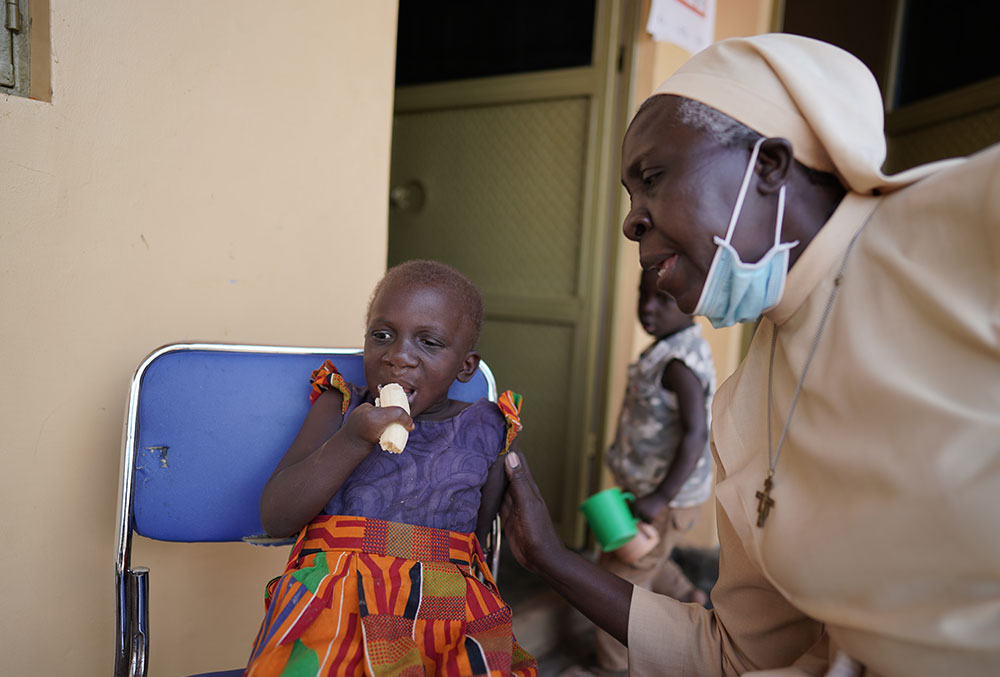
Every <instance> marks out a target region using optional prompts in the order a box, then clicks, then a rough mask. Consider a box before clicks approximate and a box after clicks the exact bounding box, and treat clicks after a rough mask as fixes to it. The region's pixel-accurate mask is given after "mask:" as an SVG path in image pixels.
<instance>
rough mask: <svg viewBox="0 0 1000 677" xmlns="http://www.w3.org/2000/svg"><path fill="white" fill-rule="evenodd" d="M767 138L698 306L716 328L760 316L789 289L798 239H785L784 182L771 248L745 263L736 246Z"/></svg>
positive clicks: (697, 312)
mask: <svg viewBox="0 0 1000 677" xmlns="http://www.w3.org/2000/svg"><path fill="white" fill-rule="evenodd" d="M763 142H764V137H761V138H759V139H757V143H756V144H754V147H753V152H752V153H750V163H749V164H748V165H747V171H746V174H744V176H743V183H742V184H741V185H740V192H739V195H737V197H736V205H735V206H734V207H733V214H732V217H731V218H730V219H729V230H728V231H726V239H725V240H723V239H722V238H721V237H718V236H716V237H715V244H716V245H718V249H716V250H715V258H713V259H712V266H711V268H709V269H708V277H706V278H705V286H704V287H703V288H702V290H701V297H700V298H699V299H698V305H697V306H696V307H695V309H694V314H695V315H704V316H705V317H706V318H708V321H709V322H711V323H712V326H713V327H716V328H718V327H728V326H730V325H733V324H736V323H737V322H748V321H751V320H756V319H757V318H758V317H760V316H761V315H762V314H764V313H765V312H767V311H768V310H770V309H771V308H774V307H775V306H776V305H778V301H780V300H781V294H782V292H784V290H785V277H786V276H787V275H788V252H789V250H790V249H792V248H793V247H795V245H797V244H798V241H797V240H796V241H795V242H785V243H782V242H781V220H782V218H783V217H784V214H785V186H784V185H782V186H781V188H780V189H779V190H778V216H777V218H776V219H775V225H774V244H773V245H771V248H770V249H768V250H767V251H766V252H765V253H764V255H763V256H761V257H760V260H759V261H757V262H756V263H744V262H743V261H741V260H740V255H739V253H738V252H737V251H736V250H735V249H734V248H733V246H732V239H733V231H734V230H735V228H736V221H737V219H738V218H739V215H740V210H741V209H742V208H743V198H745V197H746V194H747V188H748V187H749V186H750V177H751V176H752V175H753V169H754V166H755V165H756V163H757V154H758V152H759V151H760V145H761V144H762V143H763Z"/></svg>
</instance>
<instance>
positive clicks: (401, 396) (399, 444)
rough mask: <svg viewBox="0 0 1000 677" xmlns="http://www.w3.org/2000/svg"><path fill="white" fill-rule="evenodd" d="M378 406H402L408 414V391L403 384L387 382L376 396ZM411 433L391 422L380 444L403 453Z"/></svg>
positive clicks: (389, 449)
mask: <svg viewBox="0 0 1000 677" xmlns="http://www.w3.org/2000/svg"><path fill="white" fill-rule="evenodd" d="M375 406H376V407H402V408H403V411H405V412H406V413H407V414H409V413H410V402H409V400H407V399H406V392H405V391H404V390H403V386H401V385H399V384H398V383H387V384H385V385H384V386H382V387H381V388H379V396H378V397H376V398H375ZM409 437H410V433H409V432H408V431H407V430H406V428H404V427H403V426H401V425H399V424H398V423H390V424H389V427H387V428H386V429H385V430H383V431H382V435H381V436H380V437H379V438H378V443H379V446H380V447H382V449H384V450H385V451H388V452H389V453H391V454H401V453H403V447H405V446H406V440H407V439H408V438H409Z"/></svg>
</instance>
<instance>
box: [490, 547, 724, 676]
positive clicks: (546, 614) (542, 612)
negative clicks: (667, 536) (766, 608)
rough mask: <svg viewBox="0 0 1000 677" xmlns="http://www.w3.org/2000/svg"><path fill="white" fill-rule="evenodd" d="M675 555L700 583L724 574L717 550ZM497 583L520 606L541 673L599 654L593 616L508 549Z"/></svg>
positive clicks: (521, 631) (522, 632) (522, 630)
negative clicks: (527, 568) (588, 616)
mask: <svg viewBox="0 0 1000 677" xmlns="http://www.w3.org/2000/svg"><path fill="white" fill-rule="evenodd" d="M674 559H675V560H677V562H678V563H679V564H680V565H681V567H682V568H683V569H684V571H685V572H686V573H687V574H688V577H689V578H691V580H692V581H694V582H695V584H696V585H698V587H700V588H702V589H703V590H705V591H706V592H707V591H710V590H711V588H712V585H714V584H715V580H716V578H717V577H718V553H717V551H713V550H695V549H683V550H682V549H678V550H676V551H675V552H674ZM497 585H498V586H499V587H500V594H501V595H502V596H503V598H504V599H505V600H506V601H507V603H508V604H510V605H511V608H512V610H513V612H514V634H515V636H516V637H517V640H518V642H519V643H520V644H521V646H523V647H524V648H525V649H526V650H527V651H528V652H529V653H531V654H532V655H533V656H535V658H537V659H538V664H539V675H540V677H556V676H557V675H558V674H559V673H560V672H562V671H563V670H565V669H566V668H568V667H570V666H571V665H574V664H580V663H588V662H590V661H591V660H592V659H593V652H594V646H593V631H592V627H593V626H592V625H591V624H590V622H589V621H588V620H587V619H586V618H585V617H584V616H583V615H582V614H580V613H579V612H578V611H576V610H575V609H573V608H572V607H571V606H570V605H569V604H567V603H566V602H565V601H564V600H563V599H562V597H560V596H559V595H558V594H556V593H555V592H553V591H552V590H551V589H550V588H549V587H548V586H547V585H545V584H544V583H543V582H542V581H540V580H539V579H537V578H535V577H534V576H533V575H532V574H530V573H528V572H527V571H525V570H524V569H522V568H521V567H520V565H518V563H517V562H516V561H515V560H514V558H513V556H512V555H511V553H510V551H509V550H506V549H504V550H503V551H501V557H500V575H499V580H498V581H497Z"/></svg>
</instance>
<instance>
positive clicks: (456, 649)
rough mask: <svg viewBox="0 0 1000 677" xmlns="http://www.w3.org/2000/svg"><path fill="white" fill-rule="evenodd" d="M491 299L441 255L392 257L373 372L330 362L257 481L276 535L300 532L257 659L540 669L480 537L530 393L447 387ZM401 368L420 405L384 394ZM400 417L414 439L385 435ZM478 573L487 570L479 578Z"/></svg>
mask: <svg viewBox="0 0 1000 677" xmlns="http://www.w3.org/2000/svg"><path fill="white" fill-rule="evenodd" d="M482 320H483V300H482V295H481V293H480V292H479V290H478V289H477V288H476V286H475V285H474V284H473V283H472V282H471V281H470V280H469V279H468V278H466V277H465V276H464V275H462V274H461V273H459V272H458V271H457V270H455V269H453V268H451V267H449V266H446V265H444V264H441V263H437V262H434V261H409V262H407V263H404V264H401V265H399V266H396V267H394V268H392V269H390V270H389V271H388V272H387V273H386V274H385V276H384V277H383V278H382V280H381V281H380V282H379V283H378V285H377V286H376V287H375V291H374V292H373V294H372V298H371V301H370V302H369V306H368V317H367V330H366V333H365V342H364V370H365V380H366V381H367V384H365V385H361V386H359V385H354V384H350V383H347V382H345V381H344V379H343V378H341V376H340V375H339V374H338V373H337V372H336V369H334V368H333V366H332V365H331V364H330V363H329V362H327V363H325V364H324V365H323V367H321V368H320V369H318V370H317V371H316V372H314V373H313V380H312V383H313V402H314V404H313V407H312V409H311V410H310V412H309V414H308V416H307V417H306V420H305V422H304V423H303V425H302V429H301V430H300V431H299V434H298V436H297V437H296V439H295V441H294V442H293V443H292V445H291V447H289V449H288V451H287V452H286V453H285V456H284V457H283V458H282V460H281V462H280V463H279V464H278V467H277V468H276V469H275V471H274V473H273V474H272V475H271V478H270V479H269V480H268V482H267V485H266V486H265V487H264V491H263V495H262V497H261V519H262V522H263V524H264V527H265V529H266V530H267V532H268V533H269V534H270V535H272V536H278V537H281V536H289V535H292V534H295V533H298V534H299V535H298V540H297V541H296V543H295V545H294V547H293V548H292V552H291V555H290V557H289V561H288V566H287V567H286V569H285V573H284V575H282V576H281V577H280V578H278V579H276V580H275V581H272V582H271V583H270V584H269V585H268V595H267V600H266V602H265V605H266V608H267V611H266V614H265V617H264V621H263V623H262V625H261V628H260V631H259V633H258V635H257V639H256V640H255V642H254V647H253V651H252V654H251V658H250V662H249V665H248V667H247V671H246V674H247V675H251V676H256V675H292V674H294V675H299V674H310V675H327V674H330V675H334V674H335V675H362V674H384V675H398V674H407V675H423V674H425V673H426V674H447V675H459V674H461V675H473V674H475V675H479V674H488V675H507V674H516V675H536V674H537V663H536V662H535V660H534V659H533V658H532V657H531V656H530V655H528V654H527V653H526V652H525V651H524V650H523V649H521V647H520V646H518V644H517V642H516V641H515V640H514V636H513V634H512V632H511V612H510V608H509V607H508V606H507V605H506V604H505V603H504V602H503V600H502V599H501V598H500V596H499V593H498V591H497V588H496V584H495V582H494V581H493V579H492V576H491V574H490V571H489V568H488V567H487V566H486V565H485V564H484V562H483V556H482V551H481V549H480V546H479V541H478V540H477V535H478V536H479V537H480V538H483V537H485V534H486V533H487V531H488V530H489V526H490V524H491V523H492V520H493V517H494V515H496V513H497V510H498V508H499V504H500V499H501V496H502V494H503V490H504V486H505V482H506V476H505V474H504V469H503V454H505V453H506V452H507V451H508V449H509V448H510V446H511V444H512V442H513V439H514V435H515V434H516V432H517V431H518V430H519V429H520V423H519V422H518V418H517V415H518V413H519V409H520V399H519V397H517V396H515V395H512V394H511V393H509V392H508V393H504V395H503V396H501V402H500V405H499V406H498V405H497V404H496V403H493V402H490V401H489V400H487V399H486V398H483V399H481V400H479V401H478V402H474V403H472V404H469V403H466V402H459V401H456V400H451V399H449V398H448V389H449V388H450V386H451V384H452V382H453V381H455V379H458V380H459V381H463V382H465V381H468V380H469V379H470V378H472V376H473V375H474V373H475V371H476V369H477V368H478V366H479V359H480V358H479V354H478V353H477V352H476V350H475V348H476V343H477V341H478V339H479V334H480V331H481V328H482ZM389 383H398V384H400V385H401V386H402V387H403V390H404V391H405V392H406V395H407V400H408V402H409V406H410V414H409V415H407V413H406V412H405V411H404V410H403V409H402V408H400V407H376V406H374V404H373V401H374V398H375V397H376V396H377V395H378V389H379V388H380V387H381V386H383V385H386V384H389ZM391 423H398V424H401V425H403V426H404V427H405V428H406V429H408V430H409V431H410V434H409V440H408V441H407V443H406V446H405V448H404V449H403V451H402V453H399V454H392V453H388V452H386V451H383V450H382V449H381V448H379V446H378V444H377V443H378V439H379V436H380V435H381V433H382V432H383V431H384V430H385V428H386V427H387V426H388V425H389V424H391ZM477 576H481V577H482V579H483V581H482V582H481V581H480V580H479V578H478V577H477Z"/></svg>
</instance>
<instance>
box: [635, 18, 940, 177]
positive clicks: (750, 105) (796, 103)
mask: <svg viewBox="0 0 1000 677" xmlns="http://www.w3.org/2000/svg"><path fill="white" fill-rule="evenodd" d="M660 94H676V95H678V96H682V97H685V98H688V99H693V100H695V101H700V102H701V103H704V104H707V105H709V106H711V107H712V108H715V109H716V110H718V111H721V112H723V113H725V114H726V115H728V116H729V117H731V118H734V119H736V120H739V121H740V122H742V123H743V124H745V125H746V126H748V127H750V128H752V129H753V130H754V131H756V132H758V133H760V134H762V135H764V136H769V137H783V138H786V139H788V140H789V141H791V142H792V150H793V154H794V156H795V159H796V160H798V161H799V162H801V163H802V164H804V165H805V166H807V167H811V168H813V169H818V170H820V171H824V172H831V173H833V174H835V175H836V176H837V177H838V178H839V179H840V180H841V182H842V183H843V184H844V185H845V186H847V187H848V188H849V189H850V190H852V191H854V192H857V193H873V192H876V193H884V192H888V191H891V190H895V189H898V188H902V187H904V186H907V185H909V184H911V183H913V182H914V181H917V180H918V179H920V178H922V177H924V176H926V175H928V174H931V173H933V172H934V171H936V170H938V169H940V168H942V167H943V165H944V164H947V163H948V162H950V161H946V162H945V163H934V164H931V165H923V166H921V167H915V168H913V169H911V170H908V171H906V172H903V173H901V174H896V175H894V176H892V177H889V176H886V175H885V174H883V173H882V164H883V163H884V162H885V134H884V132H883V122H884V118H883V109H882V97H881V94H880V93H879V88H878V83H877V82H876V81H875V78H874V76H873V75H872V74H871V72H870V71H869V70H868V68H867V67H866V66H865V65H864V64H863V63H862V62H861V61H859V60H858V59H857V58H855V57H854V56H852V55H851V54H849V53H848V52H845V51H844V50H842V49H840V48H839V47H834V46H833V45H830V44H827V43H825V42H820V41H819V40H813V39H811V38H805V37H801V36H798V35H791V34H786V33H771V34H768V35H758V36H754V37H750V38H732V39H729V40H722V41H720V42H716V43H714V44H712V45H710V46H708V47H706V48H705V49H704V50H702V51H701V52H698V53H697V54H695V55H694V56H693V57H692V58H691V59H690V60H689V61H688V62H687V63H685V64H684V65H683V66H681V67H680V68H679V69H678V70H677V72H676V73H675V74H674V75H672V76H671V77H670V78H668V79H667V80H666V82H664V83H663V84H662V85H660V86H659V87H658V88H657V90H656V91H655V92H654V93H653V95H652V96H657V95H660Z"/></svg>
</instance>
